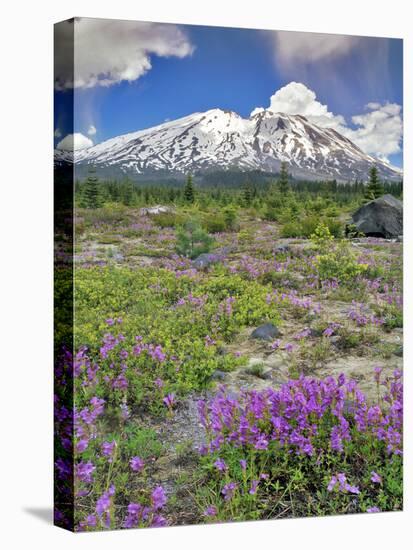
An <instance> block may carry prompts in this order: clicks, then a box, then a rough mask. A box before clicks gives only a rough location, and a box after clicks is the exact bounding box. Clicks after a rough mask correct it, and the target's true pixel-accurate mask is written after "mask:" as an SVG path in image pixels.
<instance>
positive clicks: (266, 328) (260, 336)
mask: <svg viewBox="0 0 413 550" xmlns="http://www.w3.org/2000/svg"><path fill="white" fill-rule="evenodd" d="M279 336H282V334H281V332H280V331H279V330H278V328H277V327H276V326H275V325H273V324H272V323H265V324H263V325H260V326H259V327H257V328H256V329H255V330H253V331H252V333H251V338H256V339H257V340H267V341H270V340H274V338H277V337H279Z"/></svg>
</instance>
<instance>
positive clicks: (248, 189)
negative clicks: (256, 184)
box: [242, 180, 253, 206]
mask: <svg viewBox="0 0 413 550" xmlns="http://www.w3.org/2000/svg"><path fill="white" fill-rule="evenodd" d="M252 199H253V189H252V185H251V183H250V181H249V180H247V181H246V182H245V184H244V189H243V192H242V201H243V203H244V204H245V206H251V202H252Z"/></svg>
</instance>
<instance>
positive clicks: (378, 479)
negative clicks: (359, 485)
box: [370, 472, 382, 483]
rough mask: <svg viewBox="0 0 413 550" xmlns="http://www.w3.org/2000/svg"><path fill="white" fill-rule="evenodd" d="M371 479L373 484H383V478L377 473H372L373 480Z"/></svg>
mask: <svg viewBox="0 0 413 550" xmlns="http://www.w3.org/2000/svg"><path fill="white" fill-rule="evenodd" d="M370 479H371V481H372V482H373V483H381V482H382V478H381V476H380V475H379V474H378V473H377V472H371V478H370Z"/></svg>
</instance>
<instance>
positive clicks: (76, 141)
mask: <svg viewBox="0 0 413 550" xmlns="http://www.w3.org/2000/svg"><path fill="white" fill-rule="evenodd" d="M92 145H93V141H92V140H91V139H89V138H88V137H86V136H84V135H83V134H81V133H79V132H76V133H74V134H68V135H67V136H65V137H64V138H63V139H62V140H61V141H59V143H58V144H57V149H61V150H62V151H79V150H80V149H87V148H88V147H92Z"/></svg>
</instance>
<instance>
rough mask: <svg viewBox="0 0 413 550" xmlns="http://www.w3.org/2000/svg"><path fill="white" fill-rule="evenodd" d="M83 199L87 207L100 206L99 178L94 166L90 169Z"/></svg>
mask: <svg viewBox="0 0 413 550" xmlns="http://www.w3.org/2000/svg"><path fill="white" fill-rule="evenodd" d="M83 199H84V204H85V207H86V208H98V207H99V206H100V193H99V179H98V177H97V176H96V169H95V168H94V167H93V166H91V167H90V168H89V171H88V177H87V179H86V182H85V188H84V194H83Z"/></svg>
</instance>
